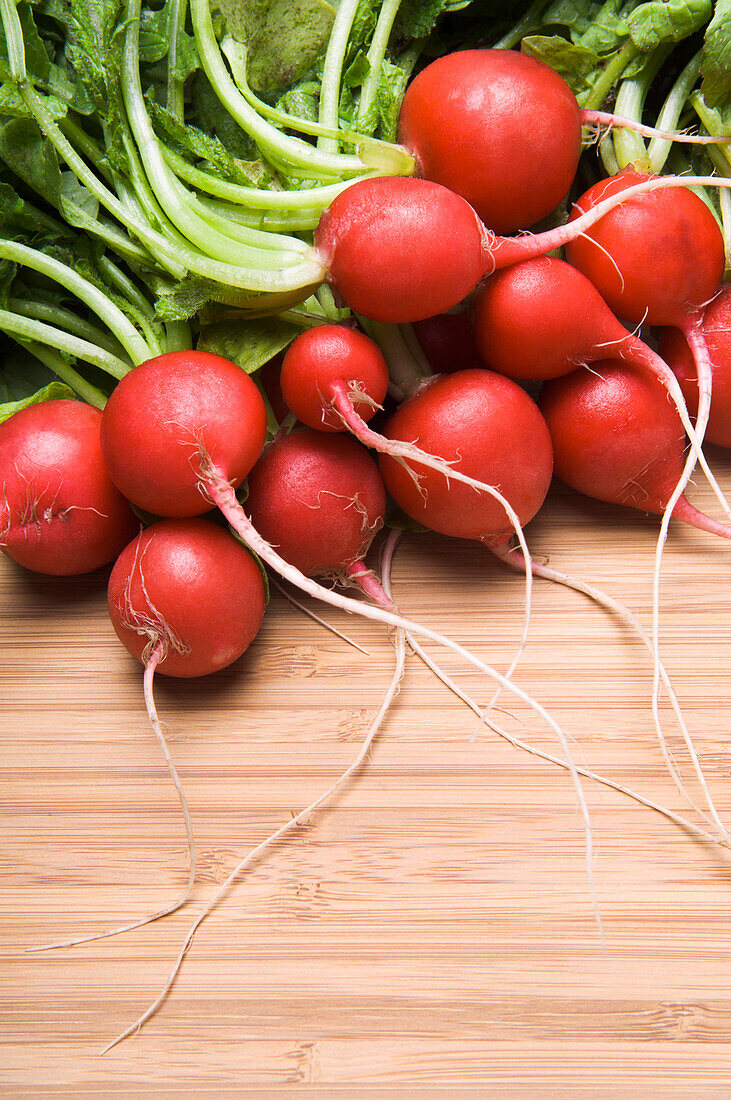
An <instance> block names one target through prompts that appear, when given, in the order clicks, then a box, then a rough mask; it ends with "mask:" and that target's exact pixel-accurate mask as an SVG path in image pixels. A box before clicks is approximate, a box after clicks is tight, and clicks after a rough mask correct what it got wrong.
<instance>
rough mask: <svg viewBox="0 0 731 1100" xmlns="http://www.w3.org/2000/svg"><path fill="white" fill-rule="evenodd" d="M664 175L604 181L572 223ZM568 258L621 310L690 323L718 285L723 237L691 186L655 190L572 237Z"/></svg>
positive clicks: (584, 199)
mask: <svg viewBox="0 0 731 1100" xmlns="http://www.w3.org/2000/svg"><path fill="white" fill-rule="evenodd" d="M658 178H662V177H652V176H649V175H647V174H643V173H640V172H635V171H634V170H633V169H625V170H624V171H622V172H620V173H618V175H616V176H612V177H611V178H610V179H607V180H600V181H599V183H596V184H594V186H593V187H590V188H589V190H588V191H586V192H585V193H584V194H583V195H582V196H581V198H580V199H578V200H577V201H576V203H575V204H574V207H573V209H572V212H571V221H575V220H576V219H578V218H579V217H580V216H581V215H582V214H585V213H588V212H589V211H590V210H592V209H595V208H596V207H597V206H598V205H599V203H601V202H604V201H605V200H606V199H608V198H612V197H621V195H622V192H623V191H626V190H627V189H628V188H631V187H634V186H635V185H637V184H642V183H651V182H652V181H653V180H655V182H657V179H658ZM569 224H571V223H569ZM691 257H692V262H689V261H690V258H691ZM566 258H567V260H568V261H569V262H570V263H571V264H573V265H574V266H575V267H578V268H579V270H580V271H583V273H584V274H585V275H586V276H587V277H588V278H589V279H591V281H592V283H593V284H594V286H595V287H596V288H597V289H598V290H599V292H600V294H601V295H602V297H603V298H604V300H605V301H606V302H607V303H608V305H609V306H610V308H611V309H612V310H613V311H614V313H616V314H617V315H618V316H620V317H625V318H626V319H627V320H628V321H633V322H635V323H640V322H647V324H650V325H676V326H678V327H680V328H683V327H684V326H685V325H686V324H687V319H688V315H689V314H690V313H692V312H693V311H694V310H697V309H700V308H702V307H703V306H705V305H706V303H707V302H709V301H710V300H711V298H712V297H713V296H714V295H715V293H716V291H717V289H718V284H719V283H720V281H721V277H722V275H723V268H724V247H723V236H722V234H721V231H720V229H719V228H718V223H717V222H716V219H715V218H714V217H713V215H712V214H711V212H710V210H709V209H708V207H707V206H706V205H705V203H704V202H703V201H702V200H701V199H699V198H698V196H697V195H694V194H693V192H692V191H689V190H688V188H687V187H678V188H673V189H670V190H659V191H654V190H653V191H650V192H649V193H648V194H644V195H642V194H641V195H636V196H635V197H633V198H632V199H631V200H630V201H628V202H624V203H622V204H621V205H619V206H618V207H617V208H616V209H614V210H611V211H609V212H608V213H606V214H605V215H604V217H603V218H602V219H601V221H599V222H597V223H596V224H595V225H593V226H591V227H590V228H589V229H588V230H587V231H586V232H584V233H582V235H581V236H577V237H576V238H575V239H573V240H571V241H569V242H568V243H567V245H566Z"/></svg>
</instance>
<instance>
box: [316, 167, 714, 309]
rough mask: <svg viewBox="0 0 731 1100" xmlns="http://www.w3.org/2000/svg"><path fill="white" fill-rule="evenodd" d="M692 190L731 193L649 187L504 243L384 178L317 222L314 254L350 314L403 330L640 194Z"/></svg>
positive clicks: (361, 184) (688, 181) (404, 181)
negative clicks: (487, 277) (485, 279)
mask: <svg viewBox="0 0 731 1100" xmlns="http://www.w3.org/2000/svg"><path fill="white" fill-rule="evenodd" d="M542 167H543V166H542V165H541V168H542ZM693 185H699V186H720V187H729V186H731V180H724V179H722V178H716V177H708V176H687V177H676V176H660V177H657V178H652V179H646V180H643V182H642V183H639V184H637V186H636V187H634V188H631V189H630V190H629V191H628V192H627V193H626V194H617V195H613V196H610V197H609V198H608V199H607V200H606V202H604V203H599V204H598V205H597V206H596V207H594V208H593V209H592V210H590V211H588V212H587V213H586V214H585V215H583V217H582V218H580V219H577V220H576V221H575V222H573V223H571V224H569V225H561V226H558V227H557V228H556V229H551V230H548V231H546V232H545V233H537V234H534V235H533V234H525V235H523V236H519V237H500V236H495V234H494V233H493V232H492V231H491V230H487V229H486V228H485V226H484V225H483V224H482V223H481V222H480V220H479V218H478V217H477V215H476V214H475V212H474V210H473V209H472V207H471V206H470V205H469V203H467V202H466V201H465V200H464V199H462V198H460V196H459V195H456V194H455V193H454V192H452V191H449V190H448V189H447V188H446V187H441V186H440V185H439V184H436V183H431V182H430V181H428V180H423V179H414V178H404V177H400V176H379V177H375V178H371V179H361V180H358V181H357V182H356V183H354V184H352V186H350V187H348V189H347V190H346V191H343V192H341V193H340V194H339V195H338V197H337V198H336V199H335V200H334V202H333V203H332V205H331V206H330V207H329V208H328V209H327V210H326V211H325V213H324V214H323V215H322V217H321V219H320V222H319V225H318V227H317V229H316V231H315V245H316V249H317V253H318V256H319V260H320V262H321V263H322V265H323V267H324V268H327V269H328V272H329V274H328V279H329V280H330V282H331V283H333V284H334V286H335V289H336V290H337V291H338V292H339V293H340V295H341V296H342V297H343V298H344V299H345V301H346V302H347V303H348V305H349V306H351V308H352V309H354V310H355V311H356V312H357V313H360V314H362V315H363V316H364V317H367V318H371V319H372V320H376V321H391V322H396V323H398V324H401V323H405V322H411V321H419V320H423V319H424V318H425V317H430V316H433V315H434V314H437V313H443V312H445V311H446V310H448V309H451V308H452V307H453V306H456V305H457V304H458V303H459V302H460V301H462V299H463V298H465V297H466V296H467V295H468V294H469V293H470V292H471V291H472V290H474V288H475V287H476V286H477V284H478V282H479V281H480V279H481V278H483V277H484V276H485V275H487V274H490V273H491V272H492V271H495V270H496V269H497V268H500V267H507V266H509V265H510V264H514V263H518V262H519V261H520V260H527V259H530V258H531V257H533V256H543V255H545V254H546V253H547V252H551V251H553V250H554V249H555V248H559V247H560V246H561V245H564V244H566V243H567V242H568V241H571V240H573V239H574V238H575V237H578V236H580V235H581V234H582V233H584V232H585V231H586V230H587V229H589V228H590V227H591V226H593V225H594V224H595V223H596V222H598V221H599V220H600V219H601V218H603V217H604V216H605V215H606V214H607V212H608V211H610V210H613V209H614V208H615V207H616V206H619V205H621V204H622V203H624V202H627V201H629V200H630V199H632V198H633V197H635V196H636V195H638V194H645V193H646V192H650V191H655V190H664V189H668V188H670V189H673V188H674V189H678V188H681V187H686V186H693Z"/></svg>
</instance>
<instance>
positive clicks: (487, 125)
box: [398, 49, 719, 233]
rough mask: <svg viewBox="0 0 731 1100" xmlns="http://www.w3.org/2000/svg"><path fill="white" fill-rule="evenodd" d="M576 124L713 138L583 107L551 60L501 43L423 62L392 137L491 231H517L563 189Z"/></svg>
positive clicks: (573, 163) (570, 173)
mask: <svg viewBox="0 0 731 1100" xmlns="http://www.w3.org/2000/svg"><path fill="white" fill-rule="evenodd" d="M582 125H590V126H601V127H606V126H623V127H628V128H630V129H632V130H635V131H638V132H640V133H643V134H645V135H647V136H662V137H665V138H672V139H673V140H676V141H694V142H698V143H700V144H704V143H705V144H709V143H711V144H712V143H715V142H717V141H718V140H719V139H718V138H714V137H710V138H708V137H694V136H690V135H683V134H677V133H667V132H665V131H659V130H656V129H655V128H653V127H649V126H643V125H642V124H641V123H638V122H636V121H635V120H634V119H629V118H625V117H623V116H620V115H614V114H609V113H608V112H606V111H593V110H580V109H579V106H578V103H577V102H576V98H575V96H574V93H573V92H572V91H571V88H570V87H569V85H568V84H567V83H566V81H565V80H564V79H563V77H561V76H559V74H558V73H557V72H555V70H554V69H552V68H550V67H549V66H548V65H546V64H544V62H542V61H539V60H537V59H536V58H533V57H530V56H529V55H528V54H524V53H519V52H517V51H514V50H504V49H493V50H485V49H483V50H460V51H456V52H454V53H450V54H447V55H446V56H444V57H440V58H438V59H437V60H436V61H433V62H432V63H431V64H430V65H427V66H426V68H424V69H422V71H421V72H420V73H419V74H418V75H417V76H416V77H415V78H414V79H413V80H412V81H411V83H410V84H409V86H408V88H407V89H406V93H405V95H404V98H403V101H402V104H401V112H400V114H399V126H398V138H399V141H400V142H401V144H402V145H403V147H404V148H405V149H406V150H407V152H408V153H410V154H411V156H412V157H413V158H414V160H415V163H416V171H417V173H418V175H420V176H422V177H424V178H425V179H427V180H432V181H434V182H436V183H441V184H442V185H443V186H445V187H448V188H450V190H452V191H455V192H456V193H457V194H458V195H461V196H462V197H463V198H464V199H466V200H467V202H469V203H470V205H471V206H473V207H474V209H475V210H476V211H477V213H478V215H479V217H480V218H481V219H482V221H483V222H484V223H485V225H487V226H488V227H489V228H490V229H492V230H494V231H495V232H496V233H514V232H515V231H516V230H519V229H527V228H528V227H529V226H531V225H534V224H535V223H536V222H538V221H540V220H541V219H542V218H545V217H546V216H547V215H548V214H550V213H551V211H552V210H553V209H554V208H555V207H556V206H558V204H559V203H560V202H561V200H562V199H563V198H564V197H565V195H566V194H567V192H568V190H569V188H570V187H571V184H572V182H573V179H574V176H575V175H576V169H577V167H578V164H579V156H580V154H581V127H582ZM538 173H539V174H540V175H539V179H540V183H538V184H537V182H536V181H537V174H538Z"/></svg>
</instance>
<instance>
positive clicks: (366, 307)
mask: <svg viewBox="0 0 731 1100" xmlns="http://www.w3.org/2000/svg"><path fill="white" fill-rule="evenodd" d="M484 237H485V228H484V226H483V225H482V222H481V221H480V220H479V218H478V217H477V215H476V214H475V212H474V210H473V209H472V207H471V206H469V204H468V203H466V202H465V200H464V199H462V198H460V197H459V195H456V194H454V192H453V191H450V190H448V189H447V188H446V187H442V186H440V185H439V184H437V183H430V182H428V181H427V180H418V179H411V178H402V177H395V176H394V177H389V176H386V177H381V178H376V179H367V180H359V181H358V182H357V183H355V184H353V186H352V187H349V188H348V190H347V191H344V192H342V194H340V195H338V197H337V198H336V199H335V200H334V202H333V203H332V204H331V205H330V207H329V208H328V209H327V210H326V211H325V213H324V214H323V215H322V217H321V218H320V222H319V224H318V227H317V229H316V231H315V248H316V252H317V254H318V255H319V257H320V260H321V262H322V263H323V265H324V266H325V267H327V269H328V279H329V281H330V282H332V283H333V284H334V285H335V287H336V288H337V290H338V291H339V293H340V294H341V295H342V297H343V298H344V299H345V301H346V302H347V303H348V305H349V306H350V307H351V309H353V310H355V312H356V313H362V314H364V315H365V316H366V317H371V318H373V319H374V320H377V321H399V322H400V321H416V320H420V319H421V318H423V317H431V316H432V315H433V314H435V313H442V312H443V311H444V310H446V309H450V308H451V307H452V306H454V305H456V304H457V303H458V302H460V301H461V300H462V299H463V298H464V297H466V295H467V294H469V293H470V291H471V290H473V289H474V287H475V286H476V285H477V283H478V282H479V280H480V279H481V278H482V276H483V275H484V273H485V271H486V269H487V267H488V266H489V256H488V255H487V254H486V252H485V249H484Z"/></svg>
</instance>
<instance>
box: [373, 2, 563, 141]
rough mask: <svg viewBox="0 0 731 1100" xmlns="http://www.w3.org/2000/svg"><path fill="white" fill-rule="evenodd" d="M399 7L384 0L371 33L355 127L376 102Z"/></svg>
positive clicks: (396, 3)
mask: <svg viewBox="0 0 731 1100" xmlns="http://www.w3.org/2000/svg"><path fill="white" fill-rule="evenodd" d="M539 2H540V3H545V0H539ZM400 6H401V0H384V2H383V6H382V8H381V10H380V12H379V13H378V21H377V23H376V29H375V30H374V32H373V38H372V39H371V44H370V46H369V47H368V53H367V54H366V58H367V60H368V76H367V77H366V78H365V80H364V81H363V86H362V88H361V91H360V100H359V102H358V111H357V114H356V116H355V125H356V127H358V126H361V125H362V124H363V123H364V122H365V121H366V119H367V118H368V115H369V114H370V112H371V109H372V107H373V105H374V103H375V102H376V93H377V92H378V85H379V83H380V80H381V69H382V68H383V59H384V57H385V56H386V48H387V46H388V39H389V37H390V35H391V28H392V27H393V21H394V19H395V18H396V13H397V12H398V10H399V7H400Z"/></svg>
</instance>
